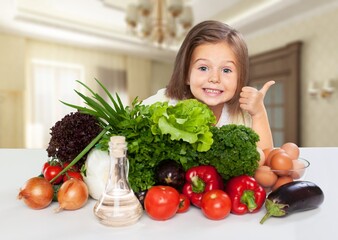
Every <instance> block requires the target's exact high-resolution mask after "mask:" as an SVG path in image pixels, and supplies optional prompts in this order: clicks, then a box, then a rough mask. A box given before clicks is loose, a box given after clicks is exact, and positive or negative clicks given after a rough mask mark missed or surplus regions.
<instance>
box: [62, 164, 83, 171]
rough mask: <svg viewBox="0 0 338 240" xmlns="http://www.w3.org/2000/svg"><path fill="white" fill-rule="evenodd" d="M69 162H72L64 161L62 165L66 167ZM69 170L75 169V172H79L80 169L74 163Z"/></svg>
mask: <svg viewBox="0 0 338 240" xmlns="http://www.w3.org/2000/svg"><path fill="white" fill-rule="evenodd" d="M69 164H70V162H66V163H62V167H63V168H66V167H67V166H68V165H69ZM68 170H69V171H73V172H77V171H78V170H79V169H78V168H77V166H76V165H73V166H71V167H70V168H69V169H68Z"/></svg>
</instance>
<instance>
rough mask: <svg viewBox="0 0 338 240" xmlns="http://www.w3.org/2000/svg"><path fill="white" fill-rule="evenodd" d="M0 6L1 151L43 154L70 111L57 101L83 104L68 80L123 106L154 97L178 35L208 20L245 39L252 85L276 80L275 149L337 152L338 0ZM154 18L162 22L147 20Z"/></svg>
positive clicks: (55, 0) (271, 101) (270, 102)
mask: <svg viewBox="0 0 338 240" xmlns="http://www.w3.org/2000/svg"><path fill="white" fill-rule="evenodd" d="M0 4H1V8H0V53H1V55H0V114H1V118H0V148H46V147H47V145H48V142H49V138H50V134H49V132H50V128H51V127H52V126H53V125H54V124H55V122H56V121H59V120H61V119H62V117H64V116H65V115H66V114H68V113H70V112H72V111H74V109H71V108H69V107H66V106H65V105H63V104H62V103H60V100H62V101H66V102H69V103H74V104H82V102H81V100H80V98H79V97H78V96H77V95H76V93H75V92H74V89H76V90H79V91H83V89H82V88H81V86H80V84H78V83H77V82H76V80H80V81H82V82H84V83H86V84H88V85H89V86H91V87H92V88H93V89H97V91H99V89H98V88H97V84H96V82H95V80H94V79H95V78H97V79H99V80H100V81H101V82H102V83H104V84H105V85H106V86H107V87H108V89H109V90H110V91H111V92H112V93H114V92H117V93H118V94H119V95H120V97H121V98H122V100H123V102H124V103H125V104H126V105H127V104H130V103H131V101H132V100H133V99H134V98H135V97H138V98H139V99H140V100H142V99H144V98H146V97H148V96H150V95H152V94H154V93H155V92H156V91H157V90H158V89H160V88H163V87H165V86H166V84H167V82H168V81H169V78H170V75H171V71H172V68H173V62H174V58H175V55H176V52H177V50H178V48H179V46H180V43H181V41H182V38H183V37H184V35H185V33H186V31H187V30H189V28H190V27H191V26H193V25H195V24H196V23H198V22H200V21H203V20H207V19H213V20H219V21H222V22H224V23H228V24H229V25H231V26H233V27H235V28H236V29H238V30H239V31H241V32H242V34H243V35H244V38H245V39H246V42H247V44H248V48H249V54H250V63H251V66H250V67H251V68H250V69H251V82H250V85H252V86H255V87H260V86H262V84H263V83H264V82H265V81H267V80H270V79H274V80H276V85H275V86H274V87H273V88H271V91H269V95H267V97H266V105H267V109H268V113H269V117H270V121H271V127H272V130H273V134H274V140H275V144H276V146H279V145H281V144H282V143H283V142H287V141H293V142H295V143H297V144H298V145H299V146H302V147H317V146H318V147H319V146H321V147H337V146H338V123H337V120H336V119H338V31H337V26H338V0H321V1H318V0H223V1H218V0H208V1H205V0H185V1H184V0H183V1H178V0H148V1H147V0H141V1H138V0H129V1H128V0H126V1H124V0H115V1H113V0H71V1H70V0H17V1H15V0H0ZM181 4H183V5H181ZM141 10H143V13H142V12H141ZM148 13H149V15H147V14H148ZM142 14H143V15H142ZM158 14H159V15H161V19H162V21H163V22H164V23H165V25H164V26H162V25H159V23H154V22H152V18H153V17H154V16H155V15H158ZM126 20H128V21H126ZM148 20H150V22H147V21H148ZM147 24H153V25H147ZM161 27H164V28H163V29H162V28H161Z"/></svg>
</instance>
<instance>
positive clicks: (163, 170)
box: [155, 160, 185, 190]
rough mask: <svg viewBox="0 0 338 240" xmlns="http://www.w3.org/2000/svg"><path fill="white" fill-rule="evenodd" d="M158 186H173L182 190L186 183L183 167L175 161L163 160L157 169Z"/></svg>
mask: <svg viewBox="0 0 338 240" xmlns="http://www.w3.org/2000/svg"><path fill="white" fill-rule="evenodd" d="M155 179H156V184H157V185H166V186H171V187H173V188H175V189H177V190H180V189H181V188H182V187H183V185H184V182H185V171H184V169H183V167H182V165H181V164H180V163H178V162H176V161H174V160H162V161H161V162H159V163H158V165H157V166H156V169H155Z"/></svg>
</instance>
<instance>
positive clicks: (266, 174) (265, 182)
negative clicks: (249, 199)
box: [254, 166, 278, 188]
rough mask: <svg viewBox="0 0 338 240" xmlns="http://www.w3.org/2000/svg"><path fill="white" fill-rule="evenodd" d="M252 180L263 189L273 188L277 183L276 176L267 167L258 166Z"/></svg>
mask: <svg viewBox="0 0 338 240" xmlns="http://www.w3.org/2000/svg"><path fill="white" fill-rule="evenodd" d="M254 178H255V179H256V181H257V182H258V184H259V185H261V186H262V187H264V188H269V187H271V186H273V185H274V184H275V183H276V181H277V178H278V177H277V175H276V174H274V173H273V172H272V171H271V168H270V167H269V166H260V167H258V168H257V170H256V172H255V175H254Z"/></svg>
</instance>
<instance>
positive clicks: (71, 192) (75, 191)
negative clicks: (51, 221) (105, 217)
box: [55, 178, 89, 212]
mask: <svg viewBox="0 0 338 240" xmlns="http://www.w3.org/2000/svg"><path fill="white" fill-rule="evenodd" d="M88 196H89V195H88V187H87V185H86V184H85V183H84V182H83V181H81V180H79V179H76V178H71V179H69V180H67V181H66V182H64V183H63V184H62V185H61V187H60V189H59V191H58V195H57V198H58V202H59V207H58V208H57V209H56V210H55V212H60V211H61V210H77V209H79V208H82V207H83V206H84V205H85V204H86V203H87V201H88Z"/></svg>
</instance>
